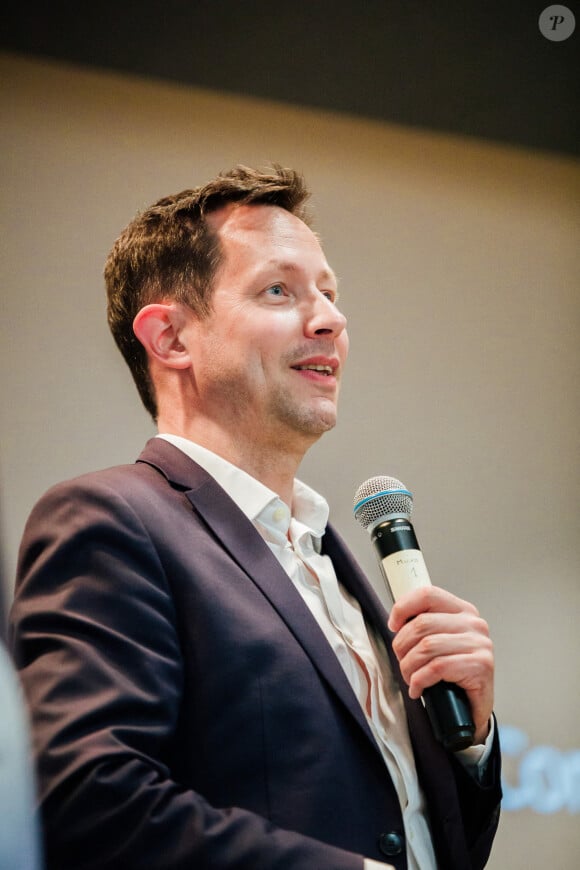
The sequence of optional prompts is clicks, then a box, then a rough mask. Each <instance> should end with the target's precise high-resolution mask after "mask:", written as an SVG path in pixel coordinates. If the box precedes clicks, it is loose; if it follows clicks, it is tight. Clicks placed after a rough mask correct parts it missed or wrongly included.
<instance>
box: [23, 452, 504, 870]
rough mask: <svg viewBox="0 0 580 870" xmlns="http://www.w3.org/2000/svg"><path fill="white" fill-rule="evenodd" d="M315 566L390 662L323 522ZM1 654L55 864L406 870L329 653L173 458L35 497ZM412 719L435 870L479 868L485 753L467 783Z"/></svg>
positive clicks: (382, 785)
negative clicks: (350, 604)
mask: <svg viewBox="0 0 580 870" xmlns="http://www.w3.org/2000/svg"><path fill="white" fill-rule="evenodd" d="M323 552H325V553H327V554H328V555H329V556H330V557H331V558H332V561H333V563H334V566H335V569H336V573H337V576H338V577H339V579H340V581H341V582H342V583H343V584H344V586H345V587H346V588H347V589H348V590H349V591H350V592H351V593H352V594H353V595H355V596H356V598H357V599H358V601H359V602H360V604H361V606H362V609H363V611H364V613H365V616H366V618H367V619H368V620H369V621H370V622H371V623H373V624H374V625H375V626H377V628H378V629H379V631H381V632H382V635H383V637H384V639H385V642H386V644H387V647H388V649H389V652H390V650H391V638H390V635H389V632H388V630H387V629H386V628H385V623H386V615H385V612H384V610H383V608H382V606H381V604H380V602H379V600H378V598H377V597H376V595H375V594H374V592H373V590H372V588H371V587H370V585H369V584H368V582H367V581H366V579H365V577H364V576H363V575H362V573H361V571H360V569H359V568H358V566H357V565H356V563H355V562H354V560H353V558H352V556H351V555H350V553H349V551H348V549H347V548H346V546H345V545H344V544H343V542H342V541H341V540H340V539H339V537H338V536H337V534H336V533H335V532H334V531H333V529H332V528H329V529H328V530H327V533H326V534H325V536H324V539H323ZM12 638H13V653H14V656H15V659H16V662H17V665H18V668H19V670H20V674H21V678H22V681H23V685H24V687H25V691H26V694H27V697H28V701H29V704H30V710H31V718H32V727H33V734H34V744H35V753H36V759H37V765H38V778H39V791H40V798H41V803H42V810H43V820H44V830H45V840H46V843H45V845H46V858H47V863H48V866H49V867H50V868H52V870H73V868H74V870H81V868H82V870H90V868H94V870H97V868H98V870H110V868H119V870H120V868H123V870H137V868H143V870H197V868H199V870H202V868H211V870H222V868H223V870H226V868H227V870H242V868H243V870H274V868H277V870H278V868H279V870H362V857H361V856H363V855H364V856H368V857H371V858H375V859H377V860H383V861H389V862H391V863H393V864H394V865H395V866H396V867H397V868H398V870H404V868H405V867H406V859H405V853H404V852H402V853H401V854H399V855H398V856H396V857H391V858H388V859H387V858H386V857H385V855H384V854H383V853H382V852H381V849H380V843H381V842H383V843H384V839H383V840H382V841H381V834H384V833H388V832H391V831H399V832H402V830H403V825H402V819H401V813H400V809H399V806H398V802H397V798H396V795H395V792H394V788H393V785H392V782H391V780H390V777H389V775H388V773H387V770H386V768H385V765H384V763H383V760H382V757H381V755H380V753H379V750H378V747H377V745H376V743H375V741H374V740H373V737H372V734H371V732H370V730H369V727H368V725H367V722H366V720H365V717H364V715H363V713H362V711H361V708H360V706H359V704H358V702H357V700H356V698H355V696H354V694H353V692H352V690H351V688H350V685H349V683H348V681H347V679H346V677H345V674H344V672H343V670H342V668H341V666H340V665H339V663H338V661H337V659H336V657H335V655H334V654H333V652H332V651H331V649H330V647H329V645H328V643H327V641H326V640H325V638H324V636H323V634H322V632H321V630H320V629H319V627H318V625H317V624H316V621H315V620H314V618H313V616H312V615H311V613H310V611H309V610H308V608H307V606H306V605H305V603H304V602H303V600H302V598H301V596H300V595H299V593H298V592H297V591H296V590H295V588H294V586H293V585H292V583H291V582H290V581H289V579H288V577H287V576H286V574H285V573H284V571H283V569H282V568H281V566H280V565H279V563H278V561H277V560H276V558H275V557H274V555H273V554H272V553H271V552H270V550H269V549H268V547H267V546H266V544H265V543H264V542H263V540H262V539H261V537H260V536H259V534H258V533H257V532H256V530H255V529H254V527H253V526H252V524H251V522H250V521H249V520H248V519H247V518H246V517H245V515H244V514H243V513H242V512H241V511H240V510H239V509H238V508H237V506H236V505H235V504H234V503H233V502H232V500H231V499H230V498H229V496H228V495H227V494H226V493H225V492H224V490H223V489H222V488H221V487H220V486H219V485H218V484H217V483H216V482H215V481H214V480H213V478H211V476H209V475H208V474H207V473H206V472H205V471H204V470H203V469H201V468H200V467H199V466H198V465H196V463H194V462H193V461H192V460H190V459H189V458H188V457H186V456H185V455H184V454H182V453H181V452H180V451H179V450H178V449H177V448H175V447H174V446H173V445H171V444H168V443H167V442H165V441H162V440H161V439H152V440H151V441H150V442H149V443H148V444H147V446H146V448H145V450H144V452H143V453H142V455H141V456H140V458H139V460H138V462H137V463H136V464H134V465H130V466H121V467H117V468H112V469H109V470H105V471H101V472H96V473H94V474H89V475H85V476H83V477H80V478H77V479H75V480H73V481H69V482H67V483H64V484H60V485H58V486H56V487H54V488H53V489H52V490H50V491H49V492H48V493H47V494H46V495H45V496H44V497H43V499H41V501H40V502H39V504H38V505H37V506H36V508H35V509H34V511H33V513H32V515H31V518H30V520H29V523H28V525H27V529H26V532H25V535H24V539H23V544H22V550H21V556H20V563H19V572H18V581H17V591H16V598H15V604H14V607H13V611H12ZM390 655H391V658H392V664H393V667H394V668H395V671H396V672H397V673H398V668H397V664H396V661H395V660H394V657H393V656H392V653H391V652H390ZM404 694H405V696H406V693H404ZM406 705H407V715H408V720H409V729H410V734H411V739H412V743H413V747H414V752H415V756H416V765H417V770H418V774H419V778H420V781H421V785H422V787H423V790H424V792H425V795H426V798H427V803H428V808H429V815H430V824H431V829H432V833H433V839H434V843H435V848H436V852H437V856H438V862H439V866H440V868H441V870H468V868H471V867H473V868H480V867H483V866H484V864H485V861H486V859H487V855H488V853H489V849H490V847H491V842H492V839H493V835H494V833H495V828H496V825H497V819H498V805H499V752H498V749H497V746H496V747H495V748H494V752H493V755H492V760H491V763H490V768H489V771H488V774H489V784H488V785H487V786H485V787H483V786H480V785H479V784H477V783H476V782H475V781H474V780H472V779H471V778H470V777H469V776H468V775H467V774H466V773H465V771H464V770H463V769H462V767H461V765H460V764H458V763H457V761H456V760H455V759H454V758H452V757H450V756H449V755H448V754H447V753H446V752H445V751H444V750H443V749H442V748H441V746H440V745H439V744H437V743H436V742H435V741H434V739H433V737H432V734H431V730H430V727H429V725H428V722H427V720H426V717H425V713H424V710H423V707H422V705H421V703H420V702H411V701H408V700H407V701H406Z"/></svg>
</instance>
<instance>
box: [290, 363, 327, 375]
mask: <svg viewBox="0 0 580 870" xmlns="http://www.w3.org/2000/svg"><path fill="white" fill-rule="evenodd" d="M292 368H293V369H295V370H296V371H297V372H317V373H318V374H321V375H326V376H327V377H328V376H330V375H333V374H334V369H333V368H332V366H324V365H304V366H292Z"/></svg>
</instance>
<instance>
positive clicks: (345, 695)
mask: <svg viewBox="0 0 580 870" xmlns="http://www.w3.org/2000/svg"><path fill="white" fill-rule="evenodd" d="M138 461H139V462H146V463H147V464H149V465H152V466H153V467H154V468H156V469H157V470H158V471H160V472H161V474H163V476H164V477H166V478H167V480H168V481H169V482H170V483H171V484H172V485H173V486H176V487H177V488H179V489H181V490H182V491H183V492H184V494H185V496H186V497H187V499H188V500H189V501H190V503H191V505H192V506H193V508H194V510H195V512H196V513H197V515H198V516H199V517H200V519H201V520H202V521H203V522H204V523H205V525H206V526H207V527H208V530H209V531H210V532H211V533H212V535H213V537H214V538H215V540H216V542H217V543H218V544H219V545H221V546H222V547H223V548H224V549H225V550H226V551H227V552H228V554H229V555H230V557H231V558H232V559H233V561H234V562H236V564H237V565H238V566H239V567H240V568H241V569H242V570H243V571H244V572H245V573H246V574H247V576H248V577H249V578H250V580H251V581H252V582H253V583H254V584H255V585H256V586H257V587H258V588H259V589H260V590H261V592H262V594H263V595H264V596H265V597H266V598H267V599H268V601H269V602H270V604H271V606H272V607H273V608H274V609H275V610H276V612H277V613H278V615H279V616H280V618H281V619H282V620H283V621H284V622H285V624H286V625H287V627H288V628H289V630H290V631H291V633H292V634H293V635H294V637H295V638H296V640H297V642H298V643H299V644H300V645H301V646H302V648H303V649H304V651H305V652H306V653H307V655H308V656H309V658H310V659H311V661H312V662H313V664H314V666H315V667H316V669H317V670H318V672H319V674H320V675H321V677H322V678H323V679H324V681H325V682H326V683H327V684H328V685H329V686H330V688H331V689H332V691H333V692H334V693H335V694H336V695H337V696H338V698H339V699H340V700H341V702H342V703H343V704H344V706H345V707H346V708H347V709H348V711H349V712H350V714H351V715H352V716H353V717H354V718H355V719H356V721H357V722H358V724H359V725H360V727H361V728H362V730H363V731H364V733H365V735H366V737H367V738H368V739H369V740H370V741H371V742H372V744H373V746H374V747H375V749H376V751H377V753H378V752H379V749H378V747H377V745H376V743H375V740H374V738H373V736H372V732H371V730H370V728H369V726H368V723H367V721H366V718H365V716H364V713H363V711H362V710H361V707H360V704H359V703H358V701H357V699H356V697H355V695H354V692H353V691H352V688H351V686H350V683H349V682H348V679H347V677H346V675H345V673H344V671H343V669H342V667H341V666H340V664H339V662H338V659H337V658H336V656H335V655H334V653H333V652H332V649H331V648H330V646H329V644H328V641H327V640H326V638H325V637H324V634H323V633H322V631H321V629H320V627H319V625H318V623H317V622H316V620H315V619H314V617H313V616H312V614H311V612H310V610H309V609H308V607H307V605H306V604H305V602H304V601H303V599H302V597H301V595H300V594H299V592H298V591H297V590H296V589H295V587H294V585H293V584H292V582H291V581H290V579H289V578H288V576H287V574H286V572H285V571H284V570H283V568H282V567H281V565H280V563H279V562H278V560H277V559H276V557H275V556H274V555H273V553H272V552H271V551H270V549H269V548H268V546H267V545H266V543H265V542H264V541H263V540H262V538H261V537H260V535H259V533H258V532H257V531H256V529H255V528H254V526H253V525H252V523H251V522H250V520H249V519H248V518H247V517H246V516H245V514H244V513H243V512H242V511H241V510H240V509H239V508H238V507H237V505H236V504H235V503H234V502H233V501H232V499H231V498H230V497H229V495H228V494H227V493H226V492H225V490H224V489H223V488H222V487H221V486H220V485H219V484H218V483H217V482H216V481H215V480H214V478H213V477H211V475H210V474H208V473H207V472H206V471H205V470H204V469H202V468H201V467H200V466H199V465H197V463H195V462H194V461H193V460H192V459H190V458H189V457H187V456H186V455H185V454H184V453H182V452H181V451H180V450H179V449H178V448H176V447H175V446H174V445H172V444H169V443H168V442H166V441H163V440H162V439H160V438H153V439H151V441H149V442H148V444H147V445H146V447H145V449H144V451H143V453H142V454H141V456H140V457H139V460H138ZM353 565H356V563H354V561H353ZM357 571H358V573H360V571H359V569H358V568H357ZM379 606H380V605H379Z"/></svg>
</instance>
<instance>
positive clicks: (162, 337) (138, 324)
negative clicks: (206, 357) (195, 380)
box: [133, 302, 191, 369]
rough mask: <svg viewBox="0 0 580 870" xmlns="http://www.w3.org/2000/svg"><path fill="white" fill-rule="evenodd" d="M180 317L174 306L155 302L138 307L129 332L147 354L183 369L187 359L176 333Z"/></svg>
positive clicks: (178, 328)
mask: <svg viewBox="0 0 580 870" xmlns="http://www.w3.org/2000/svg"><path fill="white" fill-rule="evenodd" d="M182 320H183V317H182V316H181V315H180V312H179V310H178V308H177V306H175V305H172V304H167V303H160V302H155V303H152V304H151V305H145V306H144V307H143V308H142V309H141V310H140V311H139V313H138V314H137V316H136V317H135V320H134V321H133V332H134V333H135V335H136V336H137V338H138V339H139V341H140V342H141V344H142V345H143V347H144V348H145V350H146V351H147V354H148V355H149V356H151V357H153V358H154V359H156V360H158V361H159V362H160V363H162V365H165V366H167V367H169V368H174V369H184V368H187V367H188V366H189V365H190V364H191V360H190V357H189V353H188V351H187V349H186V348H185V347H184V345H183V344H182V342H181V341H180V337H179V333H180V327H181V323H182Z"/></svg>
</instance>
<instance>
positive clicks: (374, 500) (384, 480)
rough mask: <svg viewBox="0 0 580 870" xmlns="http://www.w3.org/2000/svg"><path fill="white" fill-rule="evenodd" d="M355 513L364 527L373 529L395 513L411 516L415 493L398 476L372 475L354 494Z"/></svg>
mask: <svg viewBox="0 0 580 870" xmlns="http://www.w3.org/2000/svg"><path fill="white" fill-rule="evenodd" d="M353 510H354V515H355V518H356V519H357V520H358V521H359V523H360V524H361V526H362V527H363V529H369V530H370V531H372V529H373V528H374V527H375V526H376V525H377V524H378V523H379V521H380V520H383V519H385V518H386V517H388V516H392V515H393V514H403V515H404V516H410V515H411V511H412V510H413V495H412V493H410V492H409V490H408V489H407V488H406V487H405V486H404V484H402V483H401V481H400V480H397V478H396V477H386V476H384V475H381V476H379V477H371V478H370V479H369V480H365V482H364V483H361V485H360V486H359V488H358V489H357V491H356V493H355V496H354V507H353Z"/></svg>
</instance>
